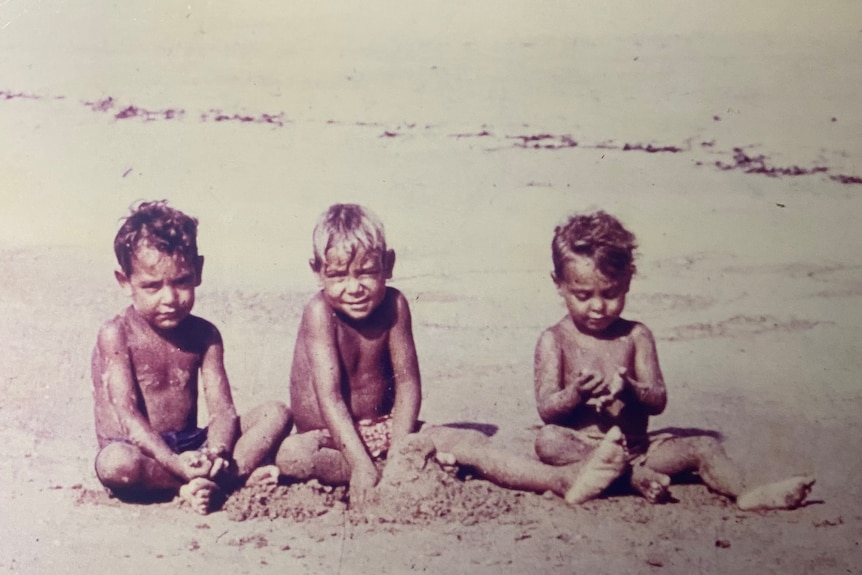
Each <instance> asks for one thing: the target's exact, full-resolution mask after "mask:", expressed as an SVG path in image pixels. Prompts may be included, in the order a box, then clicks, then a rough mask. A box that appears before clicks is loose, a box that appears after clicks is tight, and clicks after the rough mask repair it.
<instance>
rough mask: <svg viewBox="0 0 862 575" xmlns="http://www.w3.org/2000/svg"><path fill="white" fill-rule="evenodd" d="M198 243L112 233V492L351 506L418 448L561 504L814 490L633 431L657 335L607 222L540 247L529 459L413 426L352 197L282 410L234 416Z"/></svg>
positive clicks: (329, 233) (410, 391)
mask: <svg viewBox="0 0 862 575" xmlns="http://www.w3.org/2000/svg"><path fill="white" fill-rule="evenodd" d="M196 232H197V221H196V220H194V219H193V218H191V217H189V216H187V215H185V214H183V213H182V212H179V211H177V210H175V209H173V208H171V207H169V206H168V205H167V204H166V203H165V202H146V203H142V204H140V205H139V206H137V208H135V209H133V211H132V214H131V215H130V216H129V217H128V218H126V219H125V221H124V223H123V225H122V227H121V228H120V231H119V232H118V234H117V237H116V239H115V243H114V248H115V252H116V255H117V260H118V262H119V265H120V268H119V269H118V270H117V271H116V272H115V275H116V279H117V281H118V283H119V285H120V287H121V288H122V289H123V291H124V292H125V293H126V294H127V295H128V296H129V297H130V298H131V300H132V305H131V306H130V307H128V308H127V309H126V310H124V311H123V312H121V313H120V315H118V316H117V317H115V318H113V319H111V320H109V321H108V322H106V323H105V324H104V325H103V327H102V329H101V330H100V332H99V336H98V340H97V344H96V348H95V350H94V353H93V369H92V373H93V388H94V400H95V420H96V434H97V438H98V441H99V447H100V451H99V453H98V455H97V457H96V473H97V476H98V477H99V479H100V481H101V482H102V484H103V485H104V486H105V487H106V488H108V489H109V490H110V491H111V492H113V493H114V494H115V495H116V496H117V497H119V498H122V499H136V498H141V497H146V496H148V495H151V494H152V493H153V492H159V491H166V492H168V493H178V494H179V495H180V497H182V498H183V499H185V500H186V501H188V502H189V503H190V504H191V506H192V507H193V508H194V509H195V510H196V511H198V512H200V513H206V512H207V511H208V510H209V509H210V504H211V498H212V495H213V493H214V492H215V491H216V490H218V489H233V488H236V487H239V486H242V485H253V484H261V483H263V484H275V483H276V482H277V481H278V478H279V475H283V476H285V477H286V478H288V479H289V480H294V481H297V480H300V481H301V480H308V479H317V480H319V481H320V482H321V483H325V484H331V485H339V484H341V485H349V488H350V498H351V503H352V504H357V503H362V502H363V501H365V500H366V499H367V498H368V496H369V495H370V494H371V493H373V490H374V487H375V485H376V484H377V482H378V480H379V479H380V475H379V471H378V466H377V465H375V460H379V459H380V458H382V457H383V456H384V455H385V454H386V453H387V452H393V453H394V452H395V451H397V450H398V449H399V448H400V446H403V445H407V444H409V443H411V442H417V441H418V442H424V443H425V444H426V445H429V446H430V449H433V450H435V451H436V455H437V458H438V460H440V461H441V462H442V463H444V464H449V465H459V466H467V467H470V468H472V469H473V470H475V471H476V472H477V473H478V474H479V475H481V476H483V477H485V478H486V479H488V480H490V481H492V482H494V483H496V484H498V485H500V486H503V487H506V488H512V489H521V490H529V491H537V492H545V491H551V492H553V493H556V494H557V495H559V496H561V497H564V498H565V500H566V501H568V502H570V503H582V502H584V501H588V500H590V499H592V498H595V497H597V496H598V495H600V494H601V493H602V492H603V491H604V490H605V489H606V488H607V487H608V486H609V485H610V484H611V483H612V482H613V481H615V480H616V479H617V478H619V477H620V476H627V477H629V478H630V482H631V485H632V487H633V488H634V489H635V491H637V492H638V493H640V494H642V495H643V496H644V497H646V498H647V499H648V500H649V501H651V502H659V501H663V500H665V499H666V498H667V495H668V486H669V485H670V482H671V478H672V477H673V476H675V475H677V474H679V473H682V472H691V471H694V472H697V473H698V474H699V475H700V477H701V478H702V479H703V481H704V483H706V484H707V486H709V487H710V488H711V489H714V490H716V491H718V492H720V493H723V494H725V495H727V496H729V497H733V498H735V499H736V502H737V505H738V506H739V507H740V508H741V509H764V508H795V507H798V506H799V505H801V504H802V503H803V502H804V500H805V497H806V496H807V495H808V492H809V491H810V489H811V486H812V485H813V483H814V480H813V479H811V478H807V477H793V478H790V479H787V480H784V481H781V482H777V483H773V484H769V485H766V486H760V487H755V488H753V489H750V488H747V486H745V485H744V483H743V481H742V479H741V474H740V472H739V470H738V469H737V468H736V466H735V465H734V464H733V463H732V462H731V461H730V460H729V459H728V457H727V455H726V454H725V452H724V450H723V449H722V447H721V445H720V444H718V443H717V442H716V441H715V440H714V439H712V438H709V437H662V438H658V439H655V438H650V437H648V436H647V425H648V421H649V416H650V415H657V414H658V413H661V411H662V410H663V409H664V407H665V404H666V392H665V385H664V382H663V380H662V375H661V370H660V368H659V364H658V357H657V354H656V349H655V342H654V340H653V337H652V334H651V332H650V331H649V329H648V328H647V327H646V326H644V325H643V324H640V323H637V322H633V321H629V320H626V319H623V318H621V317H620V314H621V313H622V311H623V308H624V306H625V297H626V293H627V292H628V288H629V283H630V281H631V278H632V276H633V275H634V271H635V268H634V263H633V253H634V249H635V241H634V236H633V235H632V234H631V233H630V232H628V231H627V230H625V228H623V227H622V225H621V224H620V223H619V222H618V221H617V220H616V219H615V218H613V217H612V216H609V215H608V214H605V213H603V212H597V213H594V214H587V215H577V216H574V217H572V218H571V219H570V220H569V221H568V222H567V223H566V224H565V225H564V226H561V227H559V228H557V230H556V233H555V236H554V241H553V244H552V255H553V262H554V271H553V273H552V278H553V280H554V283H555V284H556V286H557V291H558V293H559V294H560V296H561V297H562V298H563V300H564V301H565V303H566V307H567V308H568V312H569V313H568V314H567V315H566V316H565V317H564V318H563V319H562V320H561V321H560V322H558V323H557V324H556V325H554V326H552V327H550V328H548V329H547V330H545V332H543V333H542V335H541V336H540V338H539V342H538V344H537V347H536V355H535V392H536V401H537V406H538V410H539V415H540V417H541V418H542V420H543V421H544V422H545V423H546V424H547V425H546V426H545V427H543V428H542V429H541V431H540V432H539V435H538V437H537V439H536V454H537V455H538V459H535V458H532V457H528V456H525V455H518V454H516V453H513V452H510V451H507V450H504V449H500V448H497V447H496V446H494V445H493V444H492V443H491V441H490V440H489V438H488V437H486V436H485V435H484V434H482V433H480V432H478V431H474V430H469V429H463V428H458V427H454V426H453V427H449V426H445V425H442V426H437V425H429V424H424V423H422V422H420V421H419V420H418V416H419V411H420V404H421V383H420V381H421V380H420V372H419V364H418V360H417V353H416V348H415V345H414V341H413V333H412V325H411V316H410V307H409V305H408V301H407V298H405V297H404V295H403V294H401V292H399V291H398V290H396V289H395V288H392V287H391V286H387V280H389V279H390V278H391V277H392V270H393V267H394V264H395V252H394V251H392V250H391V249H389V248H388V246H387V245H386V239H385V235H384V229H383V225H382V223H381V222H380V221H379V220H378V219H377V217H376V216H374V214H372V213H371V212H370V211H369V210H367V209H365V208H363V207H361V206H357V205H351V204H346V205H345V204H337V205H334V206H332V207H330V208H329V210H327V211H326V212H325V213H324V214H323V215H322V216H321V218H320V220H319V221H318V223H317V225H316V227H315V228H314V232H313V249H314V257H313V258H312V259H311V261H310V265H311V270H312V272H313V273H314V274H315V275H316V276H317V280H318V284H319V286H320V291H319V292H318V293H317V294H315V295H314V296H313V297H312V298H311V300H310V301H309V302H308V303H307V304H306V306H305V308H304V310H303V314H302V320H301V322H300V327H299V333H298V336H297V340H296V345H295V349H294V356H293V366H292V370H291V375H290V402H291V408H290V409H288V408H287V406H285V405H284V404H283V403H280V402H269V403H266V404H264V405H261V406H259V407H257V408H255V409H253V410H252V411H250V412H249V413H248V414H245V415H242V416H238V415H237V413H236V409H235V407H234V404H233V400H232V398H231V392H230V386H229V383H228V378H227V374H226V372H225V368H224V363H223V354H224V350H223V346H222V340H221V336H220V334H219V331H218V329H217V328H216V327H215V326H214V325H212V324H211V323H209V322H207V321H206V320H204V319H201V318H199V317H197V316H194V315H191V311H192V307H193V305H194V296H195V288H196V287H197V286H198V285H200V283H201V272H202V270H203V257H202V256H200V255H199V254H198V252H197V244H196ZM199 389H200V391H201V392H202V393H203V398H204V400H205V402H206V406H207V411H208V413H209V416H210V417H209V422H208V426H207V427H205V428H199V427H198V421H197V402H198V393H199V391H198V390H199ZM292 423H293V424H294V425H295V426H296V431H295V433H293V434H291V435H288V432H289V431H290V427H291V424H292Z"/></svg>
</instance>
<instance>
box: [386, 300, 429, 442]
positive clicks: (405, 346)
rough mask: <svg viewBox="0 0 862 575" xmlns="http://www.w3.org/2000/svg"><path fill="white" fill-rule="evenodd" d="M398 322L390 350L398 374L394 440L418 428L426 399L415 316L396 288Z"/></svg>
mask: <svg viewBox="0 0 862 575" xmlns="http://www.w3.org/2000/svg"><path fill="white" fill-rule="evenodd" d="M396 294H397V295H396V299H395V314H396V317H395V323H394V326H393V328H392V330H391V331H390V333H389V350H390V354H391V358H392V369H393V372H394V374H395V402H394V404H393V406H392V444H393V445H394V444H395V443H397V442H398V441H399V440H400V439H401V438H403V437H404V436H405V435H407V434H408V433H411V432H413V431H414V429H415V428H416V419H417V418H418V417H419V408H420V405H421V402H422V384H421V380H420V376H419V360H418V358H417V357H416V344H415V343H414V341H413V327H412V323H413V321H412V318H411V316H410V306H409V305H408V303H407V298H405V297H404V295H403V294H401V293H400V292H396Z"/></svg>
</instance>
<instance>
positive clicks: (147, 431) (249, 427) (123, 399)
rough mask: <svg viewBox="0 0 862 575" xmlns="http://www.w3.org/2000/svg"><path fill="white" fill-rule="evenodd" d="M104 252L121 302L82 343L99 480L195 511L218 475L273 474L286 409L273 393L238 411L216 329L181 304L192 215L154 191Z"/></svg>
mask: <svg viewBox="0 0 862 575" xmlns="http://www.w3.org/2000/svg"><path fill="white" fill-rule="evenodd" d="M114 252H115V253H116V256H117V261H118V262H119V269H117V270H116V271H115V272H114V275H115V277H116V279H117V282H118V283H119V285H120V288H122V290H123V292H124V293H125V294H126V295H127V296H129V297H130V298H131V300H132V305H130V306H129V307H128V308H126V309H125V310H124V311H123V312H121V313H120V314H119V315H117V316H116V317H114V318H113V319H111V320H108V321H107V322H106V323H105V324H104V325H103V326H102V328H101V330H100V331H99V335H98V340H97V342H96V347H95V349H94V351H93V361H92V377H93V398H94V402H95V420H96V435H97V438H98V442H99V448H100V451H99V453H98V455H97V456H96V474H97V476H98V478H99V480H100V481H101V482H102V484H103V485H104V486H105V487H106V488H108V489H109V490H110V491H111V492H112V493H113V494H114V495H116V496H117V497H118V498H120V499H124V500H139V499H145V498H147V497H148V496H150V495H153V494H155V493H158V492H168V493H177V492H178V493H179V495H180V496H181V497H182V498H183V499H184V500H186V501H187V502H188V503H190V504H191V506H192V508H193V509H194V510H195V511H197V512H199V513H207V512H208V511H209V507H210V500H211V496H212V494H213V492H214V491H215V490H216V489H217V488H218V487H220V486H221V487H227V486H229V487H235V486H238V485H242V484H243V483H246V484H261V483H270V484H274V483H275V482H277V481H278V469H277V468H276V467H275V466H274V465H271V464H270V465H262V464H263V462H264V461H265V459H266V458H267V457H269V458H270V459H271V458H272V456H273V452H274V449H275V448H276V447H277V446H278V444H279V443H280V442H281V440H282V439H283V438H284V436H285V435H286V434H287V431H288V429H289V426H290V422H291V415H290V411H289V410H288V408H287V406H285V405H284V404H283V403H280V402H275V401H272V402H268V403H265V404H263V405H261V406H259V407H257V408H255V409H253V410H252V411H250V412H249V413H248V414H246V415H243V416H242V417H238V416H237V413H236V409H235V407H234V403H233V399H232V397H231V390H230V384H229V383H228V377H227V373H226V371H225V367H224V348H223V345H222V338H221V334H220V333H219V330H218V329H217V328H216V327H215V326H214V325H213V324H211V323H210V322H208V321H206V320H204V319H201V318H199V317H197V316H194V315H191V311H192V307H193V306H194V303H195V288H197V287H198V286H199V285H200V283H201V272H202V271H203V263H204V258H203V256H201V255H199V254H198V247H197V220H195V219H194V218H192V217H190V216H187V215H186V214H184V213H182V212H180V211H178V210H175V209H173V208H171V207H170V206H168V205H167V202H165V201H155V202H142V203H140V204H138V205H137V206H136V207H134V208H133V209H132V212H131V214H130V215H129V216H128V217H127V218H126V219H125V220H124V221H123V224H122V226H121V227H120V230H119V231H118V232H117V235H116V238H115V239H114ZM199 387H200V390H201V391H202V393H203V396H204V400H205V402H206V406H207V411H208V412H209V425H208V426H207V427H204V428H199V427H198V393H199V392H198V390H199Z"/></svg>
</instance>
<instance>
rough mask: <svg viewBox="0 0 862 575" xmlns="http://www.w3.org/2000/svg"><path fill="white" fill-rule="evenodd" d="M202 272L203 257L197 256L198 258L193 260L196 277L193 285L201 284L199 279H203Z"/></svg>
mask: <svg viewBox="0 0 862 575" xmlns="http://www.w3.org/2000/svg"><path fill="white" fill-rule="evenodd" d="M203 273H204V257H203V256H198V259H197V260H195V275H196V276H197V278H196V279H195V287H197V286H199V285H201V281H202V280H203Z"/></svg>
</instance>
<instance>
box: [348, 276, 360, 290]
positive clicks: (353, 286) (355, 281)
mask: <svg viewBox="0 0 862 575" xmlns="http://www.w3.org/2000/svg"><path fill="white" fill-rule="evenodd" d="M361 291H362V282H360V281H359V278H356V277H353V276H350V277H348V278H347V293H352V294H355V293H359V292H361Z"/></svg>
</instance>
